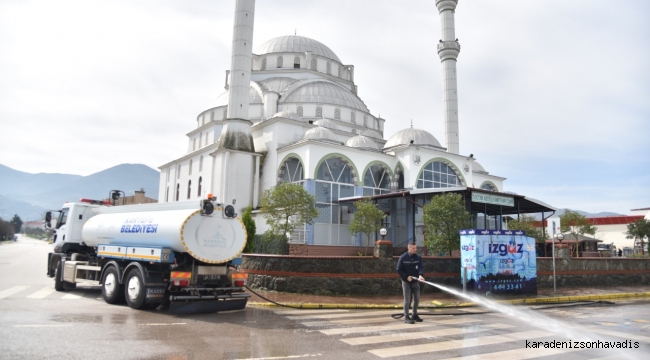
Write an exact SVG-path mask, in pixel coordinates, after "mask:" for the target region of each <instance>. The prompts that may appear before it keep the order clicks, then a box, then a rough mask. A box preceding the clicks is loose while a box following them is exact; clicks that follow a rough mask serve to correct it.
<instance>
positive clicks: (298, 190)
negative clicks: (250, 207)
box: [261, 182, 318, 236]
mask: <svg viewBox="0 0 650 360" xmlns="http://www.w3.org/2000/svg"><path fill="white" fill-rule="evenodd" d="M261 212H262V215H263V216H264V218H265V219H266V223H267V224H268V225H269V227H270V229H269V230H270V231H271V232H272V233H273V234H276V235H283V236H286V234H291V233H292V232H293V229H294V228H295V227H296V226H297V225H302V224H311V223H312V220H313V219H314V218H315V217H316V216H318V210H316V199H315V198H314V196H313V195H311V194H310V193H308V192H307V190H305V189H303V187H302V185H300V184H293V183H286V182H285V183H281V184H280V185H277V186H275V187H273V188H271V189H267V190H264V193H263V194H262V209H261ZM291 217H293V218H294V221H293V222H292V221H290V218H291Z"/></svg>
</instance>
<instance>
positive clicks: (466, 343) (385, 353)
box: [368, 330, 553, 358]
mask: <svg viewBox="0 0 650 360" xmlns="http://www.w3.org/2000/svg"><path fill="white" fill-rule="evenodd" d="M552 335H553V334H552V333H549V332H545V331H539V330H532V331H523V332H518V333H511V334H504V335H493V336H483V337H478V338H471V339H463V340H450V341H443V342H435V343H428V344H419V345H408V346H400V347H390V348H385V349H377V350H369V351H368V352H370V353H372V354H374V355H377V356H379V357H382V358H385V357H391V356H403V355H414V354H422V353H428V352H435V351H443V350H457V349H463V348H468V347H476V346H484V345H495V344H501V343H506V342H511V341H517V340H530V339H534V338H540V337H547V336H552Z"/></svg>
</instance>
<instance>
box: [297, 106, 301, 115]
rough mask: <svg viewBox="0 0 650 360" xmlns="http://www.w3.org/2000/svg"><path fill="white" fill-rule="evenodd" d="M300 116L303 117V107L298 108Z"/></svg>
mask: <svg viewBox="0 0 650 360" xmlns="http://www.w3.org/2000/svg"><path fill="white" fill-rule="evenodd" d="M297 113H298V115H300V116H302V106H298V111H297Z"/></svg>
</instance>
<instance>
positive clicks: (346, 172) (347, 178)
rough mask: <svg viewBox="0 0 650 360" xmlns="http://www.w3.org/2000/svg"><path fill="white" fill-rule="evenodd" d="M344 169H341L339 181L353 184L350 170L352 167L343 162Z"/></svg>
mask: <svg viewBox="0 0 650 360" xmlns="http://www.w3.org/2000/svg"><path fill="white" fill-rule="evenodd" d="M343 165H344V166H343V169H342V171H341V177H340V178H339V181H338V182H341V183H346V184H352V183H353V181H352V172H351V171H350V168H348V167H347V165H345V164H343Z"/></svg>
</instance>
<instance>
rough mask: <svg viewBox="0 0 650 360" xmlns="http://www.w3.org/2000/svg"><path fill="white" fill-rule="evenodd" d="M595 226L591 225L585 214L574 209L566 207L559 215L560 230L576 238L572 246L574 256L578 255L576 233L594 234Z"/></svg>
mask: <svg viewBox="0 0 650 360" xmlns="http://www.w3.org/2000/svg"><path fill="white" fill-rule="evenodd" d="M596 230H597V228H596V227H595V226H593V225H592V224H591V223H590V222H589V219H587V217H586V216H584V215H581V214H580V213H578V212H576V211H571V210H569V209H567V210H566V211H565V212H564V214H562V215H560V231H561V232H563V233H567V232H568V233H569V234H571V235H573V238H574V239H576V245H575V246H574V250H575V256H576V257H577V256H578V235H584V234H589V235H592V236H593V235H595V234H596Z"/></svg>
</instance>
